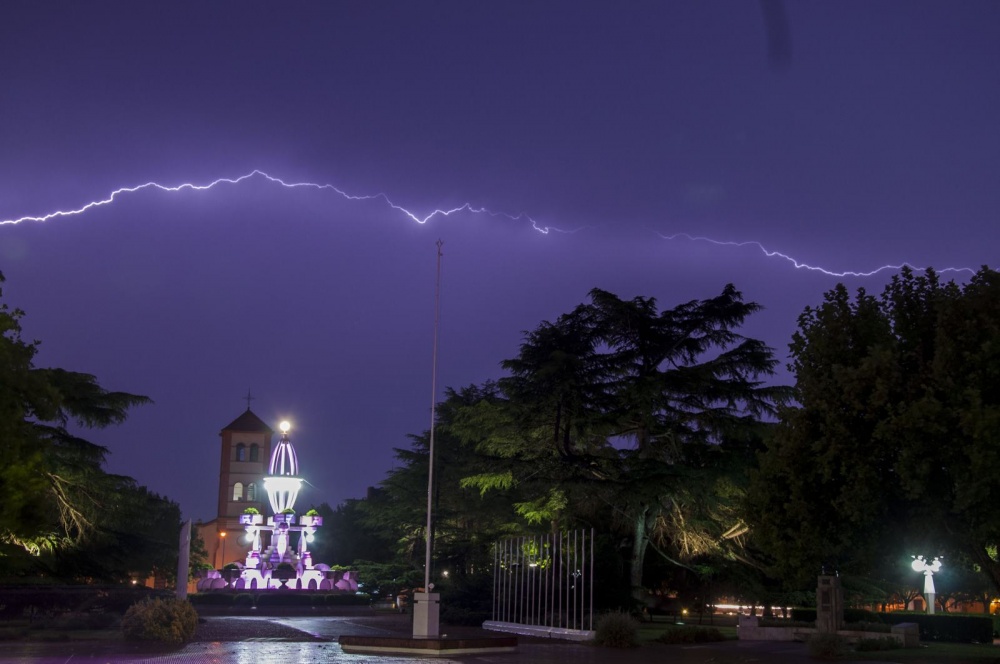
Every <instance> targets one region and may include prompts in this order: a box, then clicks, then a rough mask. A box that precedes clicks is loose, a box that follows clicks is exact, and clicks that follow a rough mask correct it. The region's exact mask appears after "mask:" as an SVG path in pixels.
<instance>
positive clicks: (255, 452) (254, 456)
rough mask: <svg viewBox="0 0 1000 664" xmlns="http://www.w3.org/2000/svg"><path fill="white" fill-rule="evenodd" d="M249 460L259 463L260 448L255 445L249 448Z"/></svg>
mask: <svg viewBox="0 0 1000 664" xmlns="http://www.w3.org/2000/svg"><path fill="white" fill-rule="evenodd" d="M250 460H251V461H260V447H259V446H258V445H257V443H254V444H252V445H251V446H250Z"/></svg>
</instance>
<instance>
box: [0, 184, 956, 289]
mask: <svg viewBox="0 0 1000 664" xmlns="http://www.w3.org/2000/svg"><path fill="white" fill-rule="evenodd" d="M252 178H260V179H263V180H266V181H267V182H270V183H273V184H277V185H280V186H282V187H285V188H287V189H300V188H306V189H316V190H323V191H332V192H334V193H336V194H337V195H339V196H340V197H341V198H343V199H344V200H348V201H380V202H381V203H382V204H384V205H386V206H388V207H389V208H391V209H392V210H395V211H396V212H399V213H401V214H402V215H404V216H406V217H407V218H409V219H410V220H412V221H414V222H416V223H418V224H426V223H427V222H429V221H430V220H432V219H434V218H436V217H450V216H452V215H455V214H458V213H461V212H467V213H469V214H474V215H486V216H489V217H494V218H503V219H507V220H509V221H526V222H528V223H530V224H531V227H532V228H533V229H534V230H536V231H538V232H539V233H542V234H543V235H548V234H549V233H552V232H556V233H575V232H577V231H578V230H580V229H579V228H578V229H574V230H563V229H559V228H556V227H554V226H547V225H542V224H539V222H537V221H536V220H535V219H533V218H531V217H530V216H529V215H528V214H526V213H524V212H521V213H519V214H509V213H506V212H497V211H493V210H489V209H487V208H485V207H475V206H473V205H472V204H471V203H464V204H462V205H459V206H457V207H453V208H449V209H440V208H438V209H435V210H433V211H431V212H430V213H428V214H426V215H424V216H420V215H419V214H417V213H415V212H411V211H410V210H408V209H407V208H405V207H403V206H402V205H399V204H397V203H395V202H393V201H392V199H390V198H389V196H388V195H386V194H384V193H377V194H362V195H359V194H350V193H348V192H346V191H344V190H342V189H340V188H339V187H336V186H334V185H332V184H319V183H316V182H286V181H285V180H282V179H281V178H278V177H274V176H273V175H268V174H267V173H265V172H264V171H261V170H254V171H251V172H250V173H247V174H246V175H241V176H239V177H236V178H219V179H217V180H213V181H212V182H209V183H208V184H193V183H190V182H185V183H184V184H179V185H172V186H168V185H163V184H159V183H158V182H146V183H145V184H140V185H137V186H134V187H122V188H120V189H115V190H114V191H112V192H111V193H110V194H108V196H107V197H106V198H102V199H99V200H94V201H91V202H89V203H87V204H85V205H82V206H81V207H78V208H75V209H70V210H56V211H55V212H50V213H48V214H44V215H40V216H24V217H20V218H18V219H2V220H0V226H5V225H12V224H21V223H24V222H45V221H50V220H52V219H57V218H60V217H72V216H76V215H81V214H84V213H85V212H87V211H89V210H91V209H93V208H97V207H102V206H105V205H110V204H112V203H114V202H115V201H116V200H118V199H119V198H121V197H122V196H125V195H127V194H136V193H139V192H141V191H144V190H146V189H158V190H160V191H164V192H180V191H185V190H189V191H205V190H208V189H212V188H213V187H216V186H218V185H224V184H228V185H238V184H240V183H242V182H244V181H245V180H250V179H252ZM657 235H659V236H660V237H661V238H662V239H664V240H668V241H676V240H678V239H683V240H688V241H690V242H707V243H710V244H714V245H716V246H722V247H754V248H756V249H757V250H758V251H760V252H761V253H762V254H764V256H766V257H767V258H777V259H782V260H785V261H787V262H788V263H791V264H792V266H793V267H795V268H796V269H798V270H807V271H811V272H819V273H821V274H824V275H827V276H830V277H872V276H875V275H877V274H879V273H881V272H887V271H893V272H894V271H898V270H901V269H902V268H904V267H910V268H912V269H914V270H925V269H926V268H922V267H917V266H915V265H912V264H910V263H906V262H904V263H900V264H898V265H883V266H881V267H878V268H875V269H874V270H868V271H863V272H862V271H852V270H845V271H843V272H837V271H834V270H828V269H826V268H823V267H819V266H817V265H810V264H808V263H804V262H802V261H799V260H798V259H796V258H794V257H792V256H789V255H788V254H784V253H782V252H780V251H774V250H771V249H768V248H767V247H765V246H764V245H763V244H761V243H760V242H757V241H755V240H747V241H743V242H735V241H725V240H715V239H713V238H710V237H705V236H701V235H690V234H688V233H674V234H673V235H664V234H662V233H657ZM937 271H938V272H939V273H945V272H967V273H969V274H972V273H974V272H975V270H973V269H971V268H967V267H946V268H942V269H938V270H937Z"/></svg>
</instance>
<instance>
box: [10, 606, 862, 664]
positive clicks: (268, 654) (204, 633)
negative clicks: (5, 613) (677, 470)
mask: <svg viewBox="0 0 1000 664" xmlns="http://www.w3.org/2000/svg"><path fill="white" fill-rule="evenodd" d="M442 632H443V633H449V632H451V634H449V635H454V636H463V635H473V634H477V635H481V634H483V633H484V632H483V630H476V629H474V628H458V629H450V628H443V629H442ZM408 633H409V622H408V618H407V617H406V616H377V617H355V616H352V617H324V618H299V617H294V618H291V617H289V618H277V617H254V618H234V617H212V618H207V619H206V620H205V621H204V622H203V623H202V624H201V625H200V626H199V632H198V635H197V636H196V639H195V641H193V642H191V643H189V644H187V645H186V646H185V647H183V648H181V649H179V650H170V651H161V652H150V651H149V649H148V648H147V649H143V650H136V649H134V648H132V647H131V646H130V645H126V646H123V645H122V644H117V645H115V646H112V645H108V644H101V643H87V642H83V641H79V642H66V643H19V642H17V643H6V644H3V647H2V649H0V662H18V663H23V664H76V663H77V662H104V663H108V664H112V663H124V662H134V663H137V664H138V663H144V662H148V663H150V664H171V663H175V662H196V663H200V664H272V663H273V664H310V663H319V662H335V663H338V664H339V663H348V662H351V663H354V664H377V663H378V664H403V663H406V662H437V663H438V664H447V663H449V662H452V663H464V664H543V663H544V664H547V663H550V662H569V663H572V664H643V663H651V662H670V663H671V664H675V663H676V664H694V663H697V662H705V663H711V664H751V663H753V664H770V663H774V664H802V663H805V662H814V661H815V660H812V659H810V658H809V657H808V655H807V654H806V651H805V647H804V646H803V645H802V644H798V643H777V642H737V641H727V642H724V643H719V644H705V645H690V646H666V645H661V644H652V645H647V646H643V647H641V648H633V649H629V650H618V649H612V648H601V647H597V646H593V645H587V644H580V643H570V642H565V641H555V640H549V639H540V638H534V637H521V638H520V639H519V645H518V651H517V652H516V653H504V654H492V655H469V656H462V657H432V658H428V657H423V658H421V657H400V656H385V655H349V654H346V653H344V652H343V651H342V650H341V648H340V645H339V644H338V643H337V638H338V637H340V636H341V635H344V634H359V635H383V636H391V635H399V634H408ZM842 664H844V663H842Z"/></svg>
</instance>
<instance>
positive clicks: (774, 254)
mask: <svg viewBox="0 0 1000 664" xmlns="http://www.w3.org/2000/svg"><path fill="white" fill-rule="evenodd" d="M657 235H659V236H660V237H661V238H663V239H664V240H676V239H677V238H682V239H685V240H690V241H691V242H708V243H709V244H714V245H717V246H720V247H755V248H757V249H758V250H759V251H760V252H761V253H762V254H764V255H765V256H767V257H768V258H780V259H783V260H785V261H788V262H789V263H791V264H792V265H793V266H795V268H796V269H798V270H809V271H812V272H819V273H821V274H825V275H827V276H828V277H873V276H875V275H876V274H879V273H880V272H887V271H891V272H896V271H899V270H902V269H903V268H904V267H909V268H911V269H913V270H918V271H923V270H926V269H927V268H924V267H917V266H916V265H912V264H910V263H905V262H904V263H900V264H899V265H883V266H882V267H878V268H875V269H874V270H869V271H867V272H854V271H851V270H845V271H844V272H834V271H832V270H827V269H826V268H822V267H819V266H817V265H809V264H808V263H803V262H802V261H799V260H797V259H796V258H793V257H792V256H789V255H788V254H783V253H781V252H780V251H772V250H770V249H768V248H767V247H765V246H764V245H762V244H761V243H760V242H757V241H755V240H747V241H745V242H731V241H723V240H713V239H712V238H710V237H704V236H702V235H689V234H688V233H674V234H673V235H664V234H663V233H657ZM934 271H935V272H937V273H939V274H941V273H945V272H968V273H969V274H974V273H975V270H973V269H972V268H968V267H945V268H940V269H939V268H934Z"/></svg>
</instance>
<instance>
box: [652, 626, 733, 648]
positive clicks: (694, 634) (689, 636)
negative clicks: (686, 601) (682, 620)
mask: <svg viewBox="0 0 1000 664" xmlns="http://www.w3.org/2000/svg"><path fill="white" fill-rule="evenodd" d="M656 640H657V641H659V642H660V643H666V644H668V645H676V644H678V643H713V642H715V641H725V640H726V636H725V634H723V633H722V632H720V631H719V630H718V629H716V628H715V627H670V628H668V629H667V630H665V631H664V632H663V634H660V635H659V636H658V637H656Z"/></svg>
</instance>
